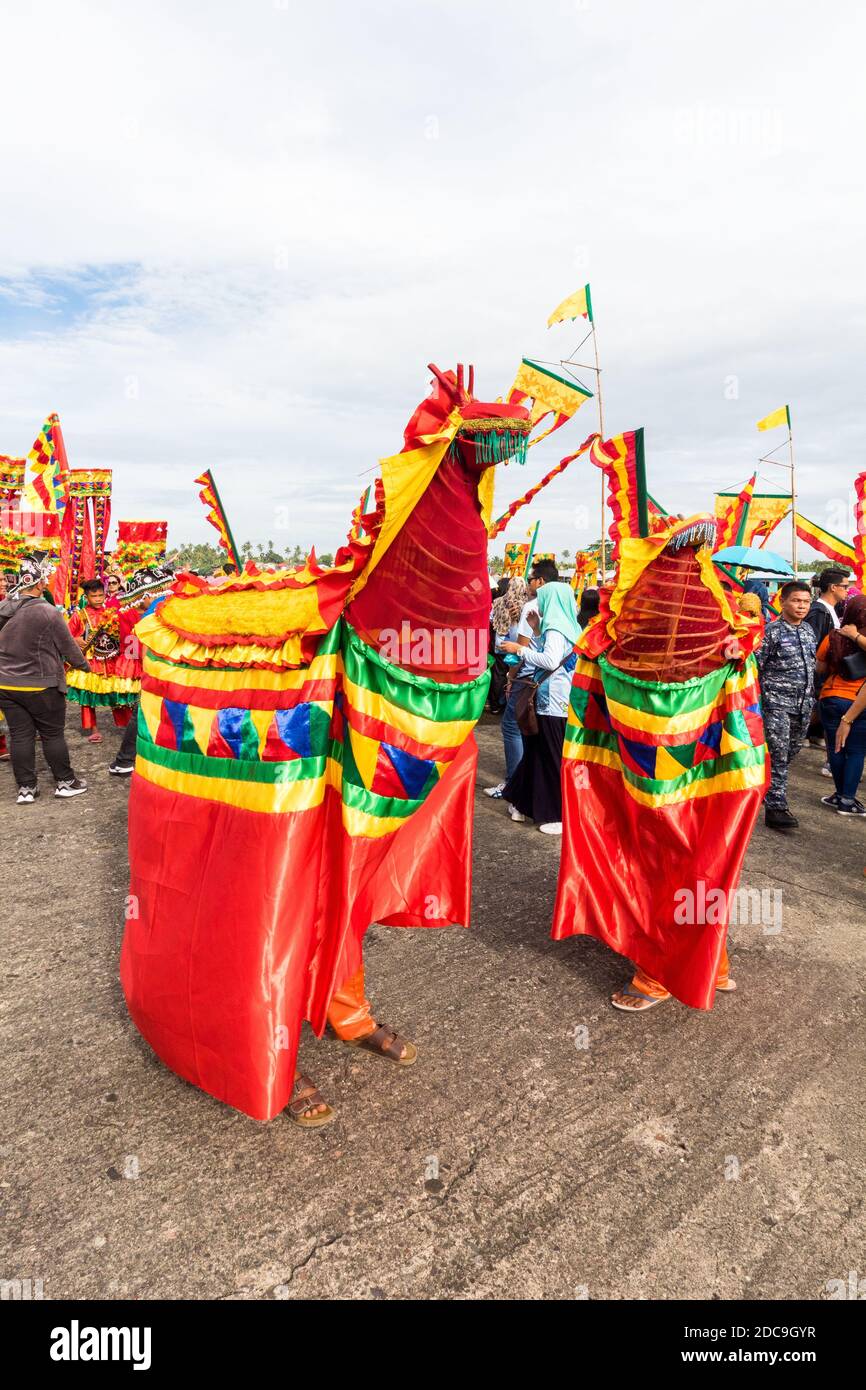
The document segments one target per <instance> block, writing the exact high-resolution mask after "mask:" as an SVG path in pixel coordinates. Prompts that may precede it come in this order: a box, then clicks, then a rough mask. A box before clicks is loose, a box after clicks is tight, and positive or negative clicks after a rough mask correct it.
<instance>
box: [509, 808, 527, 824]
mask: <svg viewBox="0 0 866 1390" xmlns="http://www.w3.org/2000/svg"><path fill="white" fill-rule="evenodd" d="M508 814H509V815H510V817H511V819H512V820H518V821H523V820H526V817H525V816H524V814H523V812H522V811H518V809H517V807H516V806H509V808H508Z"/></svg>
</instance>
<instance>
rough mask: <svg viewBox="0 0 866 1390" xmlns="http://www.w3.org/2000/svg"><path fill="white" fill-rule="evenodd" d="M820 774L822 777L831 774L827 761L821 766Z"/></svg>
mask: <svg viewBox="0 0 866 1390" xmlns="http://www.w3.org/2000/svg"><path fill="white" fill-rule="evenodd" d="M821 776H822V777H832V776H833V774H832V772H831V771H830V764H829V763H825V764H824V766H823V767H822V768H821Z"/></svg>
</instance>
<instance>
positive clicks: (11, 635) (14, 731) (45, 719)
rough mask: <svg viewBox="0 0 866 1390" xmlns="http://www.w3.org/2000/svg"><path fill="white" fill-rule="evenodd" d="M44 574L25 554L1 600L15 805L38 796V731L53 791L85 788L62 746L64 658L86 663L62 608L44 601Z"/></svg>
mask: <svg viewBox="0 0 866 1390" xmlns="http://www.w3.org/2000/svg"><path fill="white" fill-rule="evenodd" d="M46 579H47V566H46V565H45V564H44V563H43V562H42V561H41V560H40V559H39V558H38V557H36V558H27V559H25V560H24V561H23V562H22V564H21V567H20V569H19V571H18V574H17V577H16V579H15V581H14V584H13V585H12V586H11V587H10V589H9V591H8V592H9V596H8V598H7V599H6V600H5V601H4V602H2V603H0V698H2V701H3V712H4V714H5V716H6V721H7V723H8V725H9V732H10V735H11V739H10V742H11V753H12V769H13V772H14V773H15V781H16V783H17V785H18V805H19V806H26V805H29V804H31V803H32V802H34V801H35V800H36V797H37V796H38V795H39V790H38V785H37V773H36V735H37V734H38V735H39V738H40V741H41V743H42V751H43V753H44V755H45V761H46V762H47V763H48V766H49V768H50V769H51V772H52V775H53V777H54V781H55V791H54V795H55V796H57V797H60V798H61V799H65V798H68V797H72V796H80V795H81V793H82V792H86V791H87V784H86V782H83V781H82V780H81V779H80V778H78V777H76V775H75V773H74V771H73V769H72V765H71V763H70V761H69V749H68V747H67V745H66V736H65V733H64V727H65V724H66V669H65V664H64V663H66V664H68V665H69V666H73V667H74V668H75V669H76V670H78V671H88V670H89V669H90V667H89V665H88V662H87V659H86V658H85V656H84V655H83V653H82V652H81V650H80V648H79V647H78V645H77V643H76V642H75V641H74V640H73V638H72V636H71V634H70V632H69V628H68V627H67V626H66V622H65V620H64V617H63V614H62V612H61V611H60V609H59V608H55V607H53V606H52V605H51V604H50V603H45V602H44V600H43V598H42V590H43V588H44V587H45V582H46Z"/></svg>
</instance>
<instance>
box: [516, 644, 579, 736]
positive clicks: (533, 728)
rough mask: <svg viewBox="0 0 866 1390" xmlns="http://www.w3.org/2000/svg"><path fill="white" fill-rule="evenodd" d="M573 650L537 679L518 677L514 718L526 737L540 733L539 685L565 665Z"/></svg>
mask: <svg viewBox="0 0 866 1390" xmlns="http://www.w3.org/2000/svg"><path fill="white" fill-rule="evenodd" d="M573 651H574V648H573V647H572V648H571V649H570V650H569V652H568V654H567V655H566V656H564V657H563V658H562V660H561V661H560V663H559V665H558V666H554V667H553V670H551V671H545V672H544V674H543V675H542V676H540V677H539V679H538V680H537V681H535V680H533V679H532V677H531V676H517V677H516V679H515V681H514V684H515V686H516V688H517V694H516V695H515V696H514V718H515V719H516V720H517V727H518V729H519V730H520V732H521V733H522V734H523V736H524V738H531V737H532V735H533V734H537V733H538V710H537V709H536V706H535V697H536V695H537V694H538V687H539V686H540V685H542V684H543V683H544V682H545V681H546V680H547V679H548V678H549V677H550V676H552V675H553V673H554V671H558V670H559V669H560V667H561V666H564V665H565V663H566V661H568V658H569V657H570V656H571V654H572V652H573Z"/></svg>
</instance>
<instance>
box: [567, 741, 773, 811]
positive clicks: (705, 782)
mask: <svg viewBox="0 0 866 1390" xmlns="http://www.w3.org/2000/svg"><path fill="white" fill-rule="evenodd" d="M562 756H563V759H564V760H567V761H570V762H580V763H596V764H598V765H600V766H601V767H609V768H611V769H612V771H614V772H618V773H622V763H621V762H620V759H619V757H618V756H617V754H616V753H612V752H611V751H610V749H608V748H597V747H595V746H594V745H593V744H590V743H583V744H581V743H574V742H566V744H565V747H564V749H563V752H562ZM764 779H765V772H764V765H763V763H760V764H756V765H755V766H754V767H741V768H737V769H736V770H735V771H733V772H720V773H718V775H717V776H715V777H702V778H696V780H695V781H694V782H690V783H689V784H688V785H687V786H685V787H680V788H678V789H677V790H676V791H671V792H642V791H639V790H638V788H637V787H635V786H633V785H632V783H631V782H630V781H629V780H628V778H626V777H622V786H623V790H624V791H626V792H627V793H628V795H629V796H630V797H632V799H633V800H634V801H637V802H639V803H640V804H641V806H671V805H678V804H680V803H681V802H683V801H695V800H696V799H697V798H698V797H702V796H714V795H715V794H716V792H740V791H748V790H749V789H750V788H754V787H763V785H764Z"/></svg>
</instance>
